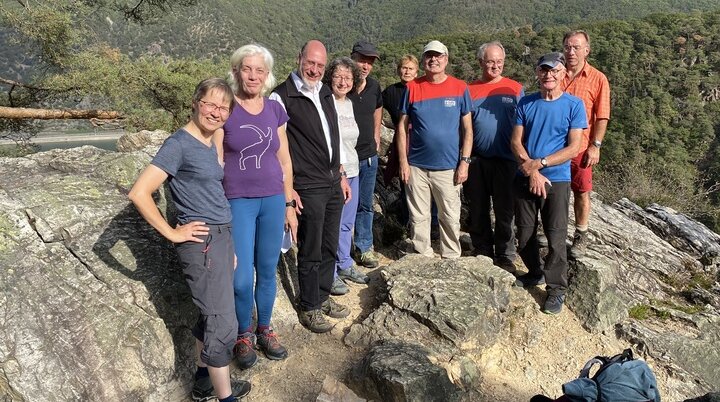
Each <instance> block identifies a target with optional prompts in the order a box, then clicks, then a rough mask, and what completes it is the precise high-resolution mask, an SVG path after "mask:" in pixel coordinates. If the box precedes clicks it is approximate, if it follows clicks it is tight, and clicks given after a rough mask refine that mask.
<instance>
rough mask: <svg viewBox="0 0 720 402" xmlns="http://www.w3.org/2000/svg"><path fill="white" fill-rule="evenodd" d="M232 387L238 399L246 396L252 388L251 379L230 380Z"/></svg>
mask: <svg viewBox="0 0 720 402" xmlns="http://www.w3.org/2000/svg"><path fill="white" fill-rule="evenodd" d="M230 389H231V390H232V394H233V396H234V397H235V398H237V399H238V400H240V399H242V398H245V397H246V396H247V395H248V394H249V393H250V390H251V389H252V386H251V385H250V381H245V380H230Z"/></svg>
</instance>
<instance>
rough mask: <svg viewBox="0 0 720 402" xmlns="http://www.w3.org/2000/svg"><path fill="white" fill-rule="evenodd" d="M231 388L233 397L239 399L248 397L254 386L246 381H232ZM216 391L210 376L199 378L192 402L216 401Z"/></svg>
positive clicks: (195, 385) (194, 388) (193, 391)
mask: <svg viewBox="0 0 720 402" xmlns="http://www.w3.org/2000/svg"><path fill="white" fill-rule="evenodd" d="M230 388H231V389H232V394H233V396H234V397H235V398H238V399H239V398H244V397H245V396H247V394H249V393H250V390H251V388H252V386H251V385H250V383H249V382H247V381H244V380H232V382H231V384H230ZM214 391H215V389H214V388H213V385H212V382H211V381H210V376H207V377H201V378H198V379H196V380H195V384H194V385H193V389H192V400H193V401H195V402H209V401H215V400H217V397H216V396H215V394H214V393H213V392H214Z"/></svg>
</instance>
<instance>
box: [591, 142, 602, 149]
mask: <svg viewBox="0 0 720 402" xmlns="http://www.w3.org/2000/svg"><path fill="white" fill-rule="evenodd" d="M593 145H595V148H598V149H600V147H601V146H602V142H600V141H598V140H595V141H593Z"/></svg>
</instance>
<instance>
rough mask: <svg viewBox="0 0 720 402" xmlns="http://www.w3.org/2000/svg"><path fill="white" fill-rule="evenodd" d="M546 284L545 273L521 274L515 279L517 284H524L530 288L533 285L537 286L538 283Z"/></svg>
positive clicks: (523, 285)
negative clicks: (537, 274) (538, 274)
mask: <svg viewBox="0 0 720 402" xmlns="http://www.w3.org/2000/svg"><path fill="white" fill-rule="evenodd" d="M544 284H545V275H542V274H540V276H536V275H530V274H525V275H520V276H518V277H517V279H516V280H515V286H522V287H524V288H529V287H531V286H537V285H544Z"/></svg>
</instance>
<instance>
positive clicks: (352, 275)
mask: <svg viewBox="0 0 720 402" xmlns="http://www.w3.org/2000/svg"><path fill="white" fill-rule="evenodd" d="M338 278H340V279H343V280H346V281H351V282H355V283H361V284H363V285H366V284H367V283H368V282H370V278H368V276H367V275H365V274H363V273H362V272H360V271H358V270H357V269H355V265H351V266H350V267H349V268H347V269H338Z"/></svg>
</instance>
